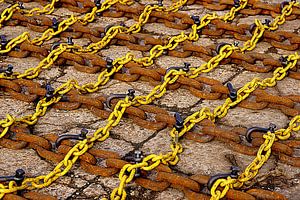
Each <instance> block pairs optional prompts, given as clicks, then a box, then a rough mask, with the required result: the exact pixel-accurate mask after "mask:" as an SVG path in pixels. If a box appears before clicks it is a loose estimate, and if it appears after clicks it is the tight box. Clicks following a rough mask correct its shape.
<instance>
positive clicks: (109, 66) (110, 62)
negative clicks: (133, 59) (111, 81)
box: [106, 57, 114, 73]
mask: <svg viewBox="0 0 300 200" xmlns="http://www.w3.org/2000/svg"><path fill="white" fill-rule="evenodd" d="M113 62H114V60H113V59H111V58H109V57H107V58H106V69H107V72H108V73H109V72H111V70H112V68H113V67H114V66H113Z"/></svg>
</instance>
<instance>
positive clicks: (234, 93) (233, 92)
mask: <svg viewBox="0 0 300 200" xmlns="http://www.w3.org/2000/svg"><path fill="white" fill-rule="evenodd" d="M226 86H227V88H228V91H229V98H230V99H231V101H232V102H234V101H236V99H237V91H236V89H235V88H234V87H233V85H232V83H231V82H228V83H227V84H226Z"/></svg>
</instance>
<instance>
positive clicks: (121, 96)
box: [105, 89, 135, 108]
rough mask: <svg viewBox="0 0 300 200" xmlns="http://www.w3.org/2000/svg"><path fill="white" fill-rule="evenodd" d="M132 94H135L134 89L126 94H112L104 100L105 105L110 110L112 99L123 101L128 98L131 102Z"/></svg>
mask: <svg viewBox="0 0 300 200" xmlns="http://www.w3.org/2000/svg"><path fill="white" fill-rule="evenodd" d="M134 93H135V90H134V89H129V90H128V93H127V94H112V95H110V96H109V97H108V98H107V99H106V101H105V104H106V106H107V107H108V108H111V101H112V100H113V99H116V98H122V99H123V98H125V97H127V96H128V97H129V98H130V99H131V100H132V99H133V98H134V97H135V95H134Z"/></svg>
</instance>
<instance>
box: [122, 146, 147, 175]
mask: <svg viewBox="0 0 300 200" xmlns="http://www.w3.org/2000/svg"><path fill="white" fill-rule="evenodd" d="M143 158H144V155H143V152H142V151H140V150H135V151H134V152H133V155H132V153H131V154H129V155H127V156H125V158H124V159H125V160H126V161H131V162H134V163H135V164H137V163H140V162H142V160H143ZM134 176H135V177H140V176H141V169H140V168H137V169H136V171H135V175H134Z"/></svg>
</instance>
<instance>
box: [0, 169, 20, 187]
mask: <svg viewBox="0 0 300 200" xmlns="http://www.w3.org/2000/svg"><path fill="white" fill-rule="evenodd" d="M24 179H25V171H24V170H23V169H17V170H16V174H15V175H14V176H0V182H7V181H15V182H16V184H17V185H18V186H20V185H22V182H23V180H24Z"/></svg>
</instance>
